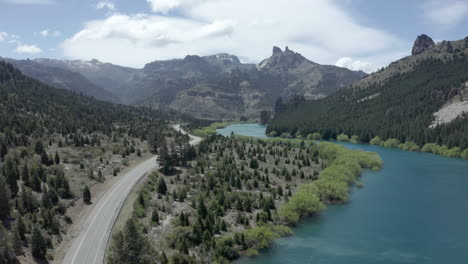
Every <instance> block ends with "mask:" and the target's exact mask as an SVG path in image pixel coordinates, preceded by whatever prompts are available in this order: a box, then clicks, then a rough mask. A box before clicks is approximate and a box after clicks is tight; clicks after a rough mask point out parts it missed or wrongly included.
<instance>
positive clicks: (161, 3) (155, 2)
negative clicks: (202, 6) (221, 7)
mask: <svg viewBox="0 0 468 264" xmlns="http://www.w3.org/2000/svg"><path fill="white" fill-rule="evenodd" d="M201 1H203V0H146V2H148V4H149V5H150V7H151V10H152V11H153V12H155V13H163V14H167V13H168V12H169V11H171V10H173V9H179V8H187V7H190V6H192V5H194V4H195V3H196V2H201Z"/></svg>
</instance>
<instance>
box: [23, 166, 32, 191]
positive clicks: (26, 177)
mask: <svg viewBox="0 0 468 264" xmlns="http://www.w3.org/2000/svg"><path fill="white" fill-rule="evenodd" d="M21 180H23V183H24V185H26V186H30V185H31V183H30V178H29V169H28V165H27V164H26V162H25V163H24V166H23V173H22V174H21Z"/></svg>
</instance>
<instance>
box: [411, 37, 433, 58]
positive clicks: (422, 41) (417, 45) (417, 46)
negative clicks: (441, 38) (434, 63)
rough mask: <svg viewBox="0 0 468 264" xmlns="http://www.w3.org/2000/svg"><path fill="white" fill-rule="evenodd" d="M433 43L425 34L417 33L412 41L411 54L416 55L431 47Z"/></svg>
mask: <svg viewBox="0 0 468 264" xmlns="http://www.w3.org/2000/svg"><path fill="white" fill-rule="evenodd" d="M434 45H435V43H434V41H433V40H432V39H431V38H430V37H429V36H427V35H426V34H422V35H419V36H418V38H416V41H415V42H414V46H413V50H412V52H411V54H413V55H418V54H420V53H423V52H424V51H426V50H428V49H431V48H433V47H434Z"/></svg>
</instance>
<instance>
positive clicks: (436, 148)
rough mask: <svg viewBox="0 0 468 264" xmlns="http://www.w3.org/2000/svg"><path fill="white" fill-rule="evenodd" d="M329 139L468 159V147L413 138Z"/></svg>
mask: <svg viewBox="0 0 468 264" xmlns="http://www.w3.org/2000/svg"><path fill="white" fill-rule="evenodd" d="M269 136H270V137H280V138H285V139H299V140H302V139H305V140H321V139H323V138H322V135H321V134H320V133H310V134H309V135H307V137H305V138H303V137H302V136H301V135H297V136H294V137H293V136H291V135H290V134H289V133H283V134H281V135H279V136H278V135H277V133H276V132H274V131H273V132H271V133H270V134H269ZM329 140H336V141H338V142H350V143H364V144H366V143H369V144H371V145H376V146H381V147H385V148H399V149H402V150H407V151H416V152H426V153H432V154H436V155H440V156H445V157H450V158H463V159H468V148H464V149H463V148H461V147H453V148H449V147H448V146H447V145H438V144H436V143H426V144H424V145H422V146H420V145H418V144H416V142H414V141H412V140H408V141H406V142H401V141H400V140H398V139H396V138H389V139H386V140H384V139H382V138H380V137H379V136H376V137H374V138H372V139H371V140H370V141H369V142H363V141H361V140H360V138H359V137H358V136H356V135H353V136H348V135H347V134H343V133H342V134H339V135H337V136H336V138H330V139H329Z"/></svg>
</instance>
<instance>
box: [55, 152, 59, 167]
mask: <svg viewBox="0 0 468 264" xmlns="http://www.w3.org/2000/svg"><path fill="white" fill-rule="evenodd" d="M55 164H57V165H58V164H60V156H59V154H58V152H57V151H56V152H55Z"/></svg>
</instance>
